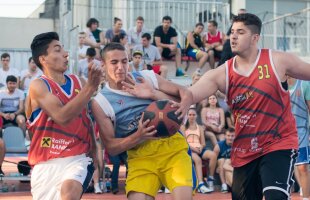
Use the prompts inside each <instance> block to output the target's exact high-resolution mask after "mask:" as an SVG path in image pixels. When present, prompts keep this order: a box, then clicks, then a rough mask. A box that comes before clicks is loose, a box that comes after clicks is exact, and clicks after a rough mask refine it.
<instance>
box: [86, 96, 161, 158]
mask: <svg viewBox="0 0 310 200" xmlns="http://www.w3.org/2000/svg"><path fill="white" fill-rule="evenodd" d="M91 109H92V113H93V115H94V117H95V120H96V122H97V124H98V126H99V136H100V138H101V140H102V142H103V145H104V146H105V148H106V149H107V151H108V152H109V154H110V155H112V156H114V155H118V154H120V153H122V152H124V151H127V150H129V149H131V148H133V147H135V146H136V145H138V144H140V143H142V142H144V141H145V140H147V139H152V138H154V137H153V135H154V134H155V133H156V130H154V126H150V127H148V126H147V124H148V123H149V120H146V121H145V122H144V123H142V118H143V117H141V120H140V121H139V128H138V130H137V131H136V132H135V133H133V134H131V135H130V136H128V137H125V138H116V137H115V130H114V126H113V123H112V121H111V119H110V118H109V117H108V116H107V115H106V114H105V113H104V112H103V110H102V108H101V107H100V106H99V104H98V103H97V102H96V100H93V101H92V102H91Z"/></svg>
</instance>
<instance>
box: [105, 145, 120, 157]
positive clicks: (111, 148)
mask: <svg viewBox="0 0 310 200" xmlns="http://www.w3.org/2000/svg"><path fill="white" fill-rule="evenodd" d="M105 148H106V150H107V152H108V154H109V155H110V156H117V155H118V154H120V153H121V152H119V150H118V148H116V147H115V146H114V145H113V144H107V145H105Z"/></svg>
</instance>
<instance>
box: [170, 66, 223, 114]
mask: <svg viewBox="0 0 310 200" xmlns="http://www.w3.org/2000/svg"><path fill="white" fill-rule="evenodd" d="M217 90H220V92H222V93H226V70H225V64H223V65H221V66H220V67H218V68H216V69H212V70H209V71H207V72H206V73H204V75H203V76H202V77H201V78H200V79H199V81H197V82H196V83H195V84H194V85H192V86H191V87H189V91H190V92H186V93H180V94H181V95H180V96H181V103H175V104H174V106H176V107H179V109H178V110H177V111H176V113H177V114H180V118H182V117H184V116H185V115H186V113H187V110H188V109H189V107H190V106H191V105H192V104H195V103H197V102H200V101H201V100H203V99H204V98H206V97H209V96H211V95H212V94H215V92H216V91H217Z"/></svg>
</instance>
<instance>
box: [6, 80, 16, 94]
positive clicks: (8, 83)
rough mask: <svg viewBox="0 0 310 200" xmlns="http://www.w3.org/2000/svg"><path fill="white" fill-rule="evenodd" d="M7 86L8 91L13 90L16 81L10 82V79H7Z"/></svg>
mask: <svg viewBox="0 0 310 200" xmlns="http://www.w3.org/2000/svg"><path fill="white" fill-rule="evenodd" d="M7 87H8V90H9V92H11V93H12V92H14V91H15V89H16V87H17V83H16V82H12V81H9V82H7Z"/></svg>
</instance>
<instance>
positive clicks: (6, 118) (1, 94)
mask: <svg viewBox="0 0 310 200" xmlns="http://www.w3.org/2000/svg"><path fill="white" fill-rule="evenodd" d="M6 84H7V89H6V90H2V91H0V115H1V117H2V120H3V126H5V125H7V124H13V125H18V127H20V128H21V129H22V130H23V132H24V133H25V132H26V123H25V122H26V119H25V116H24V115H23V113H24V99H25V96H24V93H23V92H22V91H21V90H19V89H17V78H16V77H15V76H12V75H9V76H8V77H7V78H6ZM3 126H2V127H0V131H2V130H1V129H2V128H3Z"/></svg>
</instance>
